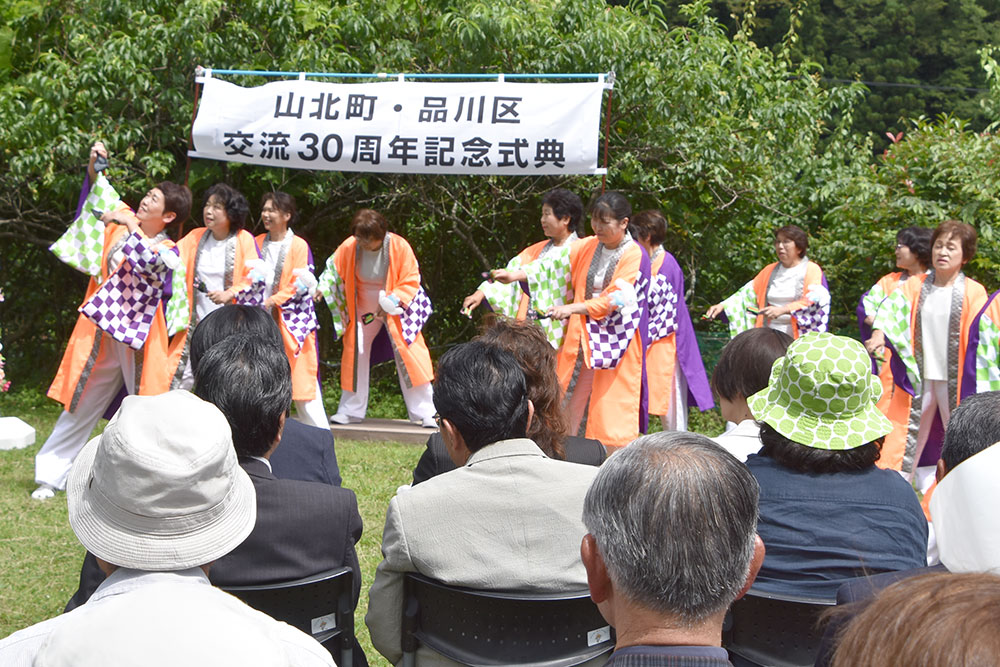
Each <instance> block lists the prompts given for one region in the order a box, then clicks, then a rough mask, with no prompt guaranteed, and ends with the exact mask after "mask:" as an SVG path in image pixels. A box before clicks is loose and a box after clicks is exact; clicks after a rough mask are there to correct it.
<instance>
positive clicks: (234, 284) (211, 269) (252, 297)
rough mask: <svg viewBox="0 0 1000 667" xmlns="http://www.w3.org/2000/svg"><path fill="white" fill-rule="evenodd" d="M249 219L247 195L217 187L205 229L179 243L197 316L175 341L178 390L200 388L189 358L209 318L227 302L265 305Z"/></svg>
mask: <svg viewBox="0 0 1000 667" xmlns="http://www.w3.org/2000/svg"><path fill="white" fill-rule="evenodd" d="M249 215H250V205H249V204H248V203H247V198H246V197H244V196H243V194H242V193H240V192H239V191H238V190H236V189H234V188H232V187H230V186H228V185H226V184H225V183H216V184H215V185H213V186H212V187H210V188H209V189H208V192H206V193H205V207H204V209H203V211H202V218H203V220H204V222H205V226H204V227H199V228H197V229H192V230H191V231H190V232H188V233H187V235H185V236H184V238H182V239H181V240H180V241H179V242H178V244H177V248H178V250H180V253H181V260H182V261H183V262H184V267H185V270H186V272H187V294H188V295H189V300H190V303H191V314H190V322H189V324H188V328H187V330H185V331H182V332H181V333H180V334H179V335H177V336H174V338H173V340H171V341H170V363H169V367H170V369H171V374H172V377H173V380H172V381H171V385H170V386H171V388H172V389H190V388H191V387H192V386H193V385H194V375H193V374H192V373H191V363H190V360H189V359H188V353H189V349H190V345H191V332H192V331H194V328H195V327H196V326H198V322H199V321H200V320H201V319H202V318H203V317H205V316H206V315H208V314H209V313H210V312H212V311H213V310H215V309H216V308H221V307H222V306H224V305H226V304H227V303H237V302H239V303H246V304H247V305H260V304H259V302H258V301H257V300H256V293H255V292H252V291H251V288H252V287H253V283H257V289H263V279H264V274H263V271H261V272H260V274H259V275H256V276H254V278H255V279H256V280H254V279H252V278H251V276H250V272H251V270H252V269H253V268H254V267H255V266H258V265H259V264H260V261H259V260H260V253H259V252H258V250H257V244H256V243H254V240H253V236H251V235H250V232H248V231H246V230H245V229H243V227H244V226H245V225H246V221H247V217H248V216H249ZM254 260H257V261H256V262H255V261H254Z"/></svg>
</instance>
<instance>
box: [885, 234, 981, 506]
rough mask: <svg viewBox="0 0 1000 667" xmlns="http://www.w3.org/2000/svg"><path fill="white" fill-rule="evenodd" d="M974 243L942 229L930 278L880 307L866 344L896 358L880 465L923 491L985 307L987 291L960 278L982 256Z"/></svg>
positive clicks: (971, 237)
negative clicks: (974, 324) (974, 325)
mask: <svg viewBox="0 0 1000 667" xmlns="http://www.w3.org/2000/svg"><path fill="white" fill-rule="evenodd" d="M976 240H977V235H976V230H975V229H973V228H972V226H971V225H969V224H966V223H964V222H959V221H957V220H946V221H945V222H942V223H941V225H940V226H938V228H937V229H935V230H934V235H933V237H932V238H931V270H930V271H929V272H928V273H926V274H920V275H916V276H913V277H911V278H910V279H909V280H907V281H906V284H904V285H903V286H902V287H901V288H899V289H897V290H896V291H895V292H893V293H892V294H890V295H889V296H888V298H886V299H885V301H883V302H882V306H881V307H880V308H879V310H878V313H877V314H876V316H875V321H874V323H873V325H872V326H873V327H874V328H875V331H874V332H873V333H872V337H871V339H869V343H868V346H869V349H871V348H872V347H877V346H879V345H885V341H886V340H888V341H889V343H891V344H892V350H893V353H894V354H895V355H897V356H898V360H896V359H894V360H893V361H894V363H893V367H892V377H893V382H894V383H895V385H896V391H894V393H893V395H892V399H891V400H890V402H889V408H888V411H887V415H888V417H889V419H890V420H891V421H892V422H893V430H892V433H890V434H889V435H888V436H887V437H886V439H885V445H884V446H883V447H882V458H881V459H880V460H879V465H880V466H882V467H886V468H894V469H896V470H901V471H902V472H903V474H904V475H905V476H906V477H907V478H909V479H913V478H914V476H915V474H916V475H918V479H917V488H918V489H919V490H921V491H926V490H927V489H928V488H929V487H930V485H931V483H932V482H933V480H934V467H935V465H936V464H937V460H938V457H939V454H940V451H941V439H942V435H943V433H944V429H945V428H946V427H947V426H948V420H949V419H950V417H951V411H952V410H953V409H954V408H955V406H956V405H958V402H959V400H960V392H959V388H960V387H962V386H963V375H964V371H965V368H964V362H965V359H966V348H967V345H968V342H969V332H970V329H971V327H972V322H973V320H974V319H975V318H976V315H978V314H979V311H980V310H981V309H982V308H983V306H984V305H985V303H986V288H985V287H983V286H982V285H981V284H980V283H978V282H976V281H975V280H972V279H971V278H967V277H966V276H965V274H964V273H963V272H962V267H963V266H965V264H966V263H968V261H969V260H970V259H972V258H973V257H974V256H975V254H976ZM921 463H923V464H924V465H923V466H921ZM920 468H923V470H919V469H920Z"/></svg>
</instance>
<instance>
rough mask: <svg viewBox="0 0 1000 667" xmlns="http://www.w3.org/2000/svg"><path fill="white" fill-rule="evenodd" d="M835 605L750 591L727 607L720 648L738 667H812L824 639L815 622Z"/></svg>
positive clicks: (824, 600)
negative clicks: (757, 666) (726, 651)
mask: <svg viewBox="0 0 1000 667" xmlns="http://www.w3.org/2000/svg"><path fill="white" fill-rule="evenodd" d="M836 603H837V600H836V599H835V598H811V597H798V596H792V595H778V594H774V593H765V592H763V591H760V590H754V589H753V588H751V589H750V591H749V592H748V593H747V594H746V596H744V597H743V599H741V600H737V601H736V602H734V603H733V606H732V607H730V608H729V614H727V616H726V622H725V627H724V628H723V633H722V645H723V647H724V648H726V649H727V650H728V651H729V654H730V659H731V660H732V661H733V664H734V665H737V666H739V665H748V666H752V665H766V666H768V667H800V666H801V667H807V666H808V667H812V665H813V663H814V662H815V661H816V655H817V653H818V652H819V645H820V640H822V639H823V631H822V629H820V628H817V620H818V618H819V615H820V613H822V611H823V610H824V609H826V608H828V607H831V606H833V605H835V604H836Z"/></svg>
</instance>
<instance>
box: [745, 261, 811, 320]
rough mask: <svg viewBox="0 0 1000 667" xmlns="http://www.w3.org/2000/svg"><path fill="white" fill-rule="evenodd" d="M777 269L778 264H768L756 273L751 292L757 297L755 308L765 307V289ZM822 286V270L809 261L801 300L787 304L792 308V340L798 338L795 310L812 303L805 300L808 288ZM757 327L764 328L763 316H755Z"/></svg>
mask: <svg viewBox="0 0 1000 667" xmlns="http://www.w3.org/2000/svg"><path fill="white" fill-rule="evenodd" d="M776 268H778V262H774V263H772V264H768V265H767V266H765V267H764V269H763V270H762V271H761V272H760V273H758V274H757V275H756V276H755V277H754V279H753V291H754V294H755V295H756V296H757V308H764V307H766V306H767V287H768V284H769V283H770V281H771V274H772V273H774V270H775V269H776ZM822 284H823V269H821V268H820V266H819V264H817V263H816V262H813V261H809V262H808V264H807V266H806V276H805V280H804V281H803V283H802V298H801V299H799V300H798V301H793V302H792V303H790V304H788V305H789V306H790V307H792V313H791V315H792V338H798V337H799V321H798V320H797V319H796V317H795V312H794V311H796V310H801V309H803V308H807V307H808V306H810V305H811V304H812V301H810V300H809V299H807V298H806V297H805V295H806V294H807V293H808V292H809V288H810V287H812V286H813V285H822ZM755 326H757V327H763V326H764V316H763V315H757V323H756V325H755Z"/></svg>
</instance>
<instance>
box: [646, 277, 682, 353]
mask: <svg viewBox="0 0 1000 667" xmlns="http://www.w3.org/2000/svg"><path fill="white" fill-rule="evenodd" d="M678 298H679V296H678V294H677V292H676V291H675V290H674V286H673V285H672V284H670V283H669V282H667V278H666V276H664V275H662V274H659V273H658V274H656V275H654V276H653V278H652V280H651V282H650V287H649V339H650V341H654V340H660V339H661V338H666V337H667V336H669V335H670V334H672V333H673V332H674V331H676V330H677V299H678Z"/></svg>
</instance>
